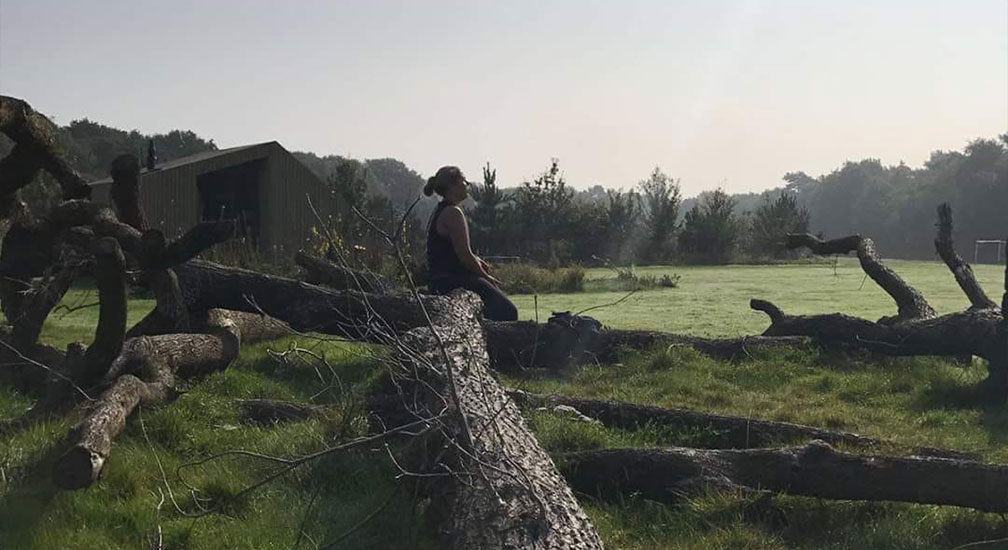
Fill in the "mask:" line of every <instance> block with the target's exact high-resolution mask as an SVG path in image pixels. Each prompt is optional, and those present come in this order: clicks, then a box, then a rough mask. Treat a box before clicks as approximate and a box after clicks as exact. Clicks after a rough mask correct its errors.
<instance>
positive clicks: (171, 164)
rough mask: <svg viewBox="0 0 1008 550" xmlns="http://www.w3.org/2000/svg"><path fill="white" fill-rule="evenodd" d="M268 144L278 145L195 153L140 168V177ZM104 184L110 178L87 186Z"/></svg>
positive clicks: (264, 143)
mask: <svg viewBox="0 0 1008 550" xmlns="http://www.w3.org/2000/svg"><path fill="white" fill-rule="evenodd" d="M270 144H276V145H279V143H277V142H276V141H264V142H262V143H253V144H250V145H240V146H238V147H229V148H227V149H218V150H216V151H204V152H202V153H196V154H195V155H189V156H188V157H182V158H177V159H172V160H169V161H166V162H162V163H160V164H155V165H154V170H148V169H147V168H141V170H140V176H141V177H143V175H144V174H146V173H148V172H164V171H166V170H172V169H174V168H178V167H180V166H185V165H187V164H192V163H194V162H203V161H205V160H209V159H212V158H217V157H222V156H226V155H230V154H233V153H237V152H239V151H244V150H246V149H252V148H253V147H261V146H263V145H270ZM140 162H141V163H142V162H143V161H142V160H141V161H140ZM105 183H112V177H111V176H110V177H107V178H103V179H100V180H96V181H92V182H90V183H88V185H101V184H105Z"/></svg>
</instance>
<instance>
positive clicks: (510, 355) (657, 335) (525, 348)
mask: <svg viewBox="0 0 1008 550" xmlns="http://www.w3.org/2000/svg"><path fill="white" fill-rule="evenodd" d="M483 326H484V328H485V329H486V334H487V348H488V350H489V352H490V357H491V360H492V361H493V363H494V367H495V368H497V369H500V370H513V369H515V368H518V367H523V368H528V367H545V368H552V369H562V368H566V367H570V366H574V365H581V364H586V363H587V364H591V363H612V362H615V361H617V360H618V359H619V353H620V352H622V351H625V350H651V349H655V348H669V347H680V346H682V347H690V348H693V349H695V350H697V351H699V352H701V353H704V354H706V355H709V356H711V357H715V358H718V359H727V360H732V359H737V358H744V357H751V354H752V353H754V352H756V351H758V350H767V349H775V348H786V347H800V346H805V345H807V344H808V340H807V339H805V338H802V337H800V336H783V337H772V336H745V337H741V338H703V337H699V336H689V335H685V334H670V333H666V332H656V331H648V330H615V329H609V328H605V327H603V326H602V325H601V324H600V323H598V322H597V321H595V320H594V319H591V318H590V317H581V316H572V315H567V314H554V316H553V317H552V318H550V320H549V321H548V322H546V323H542V324H537V323H535V322H533V321H511V322H499V321H489V320H484V321H483Z"/></svg>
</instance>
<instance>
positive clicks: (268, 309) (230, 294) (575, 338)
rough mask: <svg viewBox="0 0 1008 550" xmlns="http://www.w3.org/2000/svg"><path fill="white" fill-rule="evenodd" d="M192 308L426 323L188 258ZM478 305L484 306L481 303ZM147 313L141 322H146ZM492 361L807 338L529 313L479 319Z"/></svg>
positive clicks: (397, 298)
mask: <svg viewBox="0 0 1008 550" xmlns="http://www.w3.org/2000/svg"><path fill="white" fill-rule="evenodd" d="M175 272H176V274H177V275H178V277H179V285H180V287H181V288H182V291H183V300H184V302H185V304H186V307H187V308H188V309H189V310H190V311H193V310H199V309H207V308H212V307H216V308H223V309H231V310H239V311H249V312H261V313H265V314H266V315H269V316H270V317H274V318H277V319H282V320H284V321H286V322H287V323H289V324H290V325H291V327H292V328H294V329H295V330H301V331H308V330H311V331H316V332H323V333H327V334H339V335H343V336H348V337H352V338H362V339H365V340H369V341H378V342H381V341H383V340H387V339H388V337H389V335H391V334H395V333H400V332H404V331H406V330H409V329H411V328H414V327H420V326H426V324H427V321H426V318H425V316H424V313H423V309H421V308H420V306H419V305H418V304H417V303H416V301H415V300H413V299H412V298H410V297H409V296H407V295H405V294H401V293H400V294H368V293H362V292H358V291H353V290H346V291H337V290H332V289H327V288H322V287H318V286H314V285H310V284H307V283H303V282H300V281H295V280H292V279H286V278H283V277H275V276H272V275H265V274H262V273H256V272H253V271H246V270H243V269H239V268H233V267H225V266H222V265H218V264H214V263H211V262H204V261H199V260H194V261H190V262H187V263H185V264H181V265H179V266H177V267H176V268H175ZM420 301H421V302H422V303H423V306H424V308H425V309H427V311H428V313H429V314H430V315H431V316H435V315H438V314H440V312H443V311H445V310H446V308H447V304H448V301H447V299H446V298H445V297H443V296H429V295H420ZM480 307H482V306H480ZM147 322H148V321H147V320H144V321H142V323H147ZM481 322H482V325H483V327H484V329H485V331H486V336H487V349H488V351H489V353H490V357H491V361H492V364H493V366H494V368H500V369H502V370H507V369H514V368H516V367H528V366H535V367H549V368H562V367H564V366H570V365H575V364H581V363H586V362H591V361H600V362H609V361H613V360H615V359H616V357H617V354H618V352H619V351H621V350H624V349H651V348H654V347H659V346H666V347H667V346H690V347H693V348H695V349H697V350H699V351H701V352H703V353H706V354H709V355H711V356H714V357H717V358H722V359H723V358H734V357H742V356H747V355H748V354H749V353H750V352H751V351H754V350H759V349H771V348H780V347H793V346H801V345H806V344H807V343H808V342H807V340H806V339H805V338H801V337H797V336H793V337H782V338H778V337H764V336H747V337H743V338H727V339H717V338H700V337H694V336H686V335H678V334H668V333H662V332H653V331H638V330H611V329H602V328H601V325H600V324H599V323H598V322H597V321H595V320H594V319H591V318H588V317H575V316H569V315H568V316H561V317H557V318H555V319H551V321H550V322H548V323H543V324H540V325H537V324H536V323H534V322H531V321H516V322H496V321H488V320H485V319H483V320H481Z"/></svg>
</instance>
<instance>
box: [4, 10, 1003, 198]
mask: <svg viewBox="0 0 1008 550" xmlns="http://www.w3.org/2000/svg"><path fill="white" fill-rule="evenodd" d="M0 93H3V94H8V95H14V96H17V97H21V98H24V99H26V100H28V101H29V102H30V103H31V104H32V105H33V106H34V107H35V108H36V109H39V110H40V111H42V112H44V113H47V114H50V115H52V116H53V117H54V118H55V119H56V121H57V122H59V123H61V124H65V123H68V122H70V121H71V120H74V119H78V118H83V117H87V118H90V119H92V120H95V121H98V122H102V123H104V124H108V125H111V126H116V127H119V128H124V129H134V128H135V129H138V130H140V131H142V132H147V133H153V132H165V131H168V130H171V129H174V128H182V129H191V130H193V131H195V132H196V133H198V134H200V135H201V136H204V137H208V138H213V139H214V140H215V141H216V143H217V145H218V146H220V147H229V146H234V145H241V144H246V143H251V142H258V141H268V140H274V139H275V140H277V141H279V142H280V143H281V144H283V145H284V146H285V147H287V148H288V149H291V150H309V151H314V152H316V153H319V154H327V153H335V154H341V155H349V156H353V157H357V158H374V157H395V158H398V159H400V160H402V161H404V162H405V163H406V164H407V165H409V166H410V167H412V168H414V169H416V170H418V171H419V172H421V173H422V174H424V175H430V174H432V173H433V171H434V170H436V169H437V167H438V166H440V165H442V164H458V165H460V166H461V167H462V168H463V170H465V171H466V172H468V173H469V175H470V178H471V179H472V178H475V177H478V176H479V169H480V167H481V166H482V165H483V164H484V163H485V162H486V161H490V162H491V163H492V164H493V165H494V166H496V167H497V168H498V178H499V181H500V182H501V183H503V184H505V185H513V184H517V183H518V182H520V181H521V180H522V179H526V178H531V177H534V176H535V175H536V174H537V173H539V172H541V171H542V170H543V169H545V168H546V167H547V166H548V163H549V159H550V158H551V157H557V158H559V159H560V166H561V168H562V169H563V170H564V172H565V173H566V175H567V179H568V181H569V182H570V183H571V184H573V185H574V186H576V187H578V188H585V187H588V186H591V185H594V184H601V185H604V186H607V187H626V186H629V185H633V184H634V183H636V182H637V181H638V180H640V179H643V178H644V177H646V176H647V174H648V173H649V172H650V170H651V169H652V168H653V167H654V166H655V165H660V166H661V167H662V168H663V169H664V170H665V171H666V172H668V173H670V174H671V175H673V176H675V177H678V178H681V182H682V186H683V190H684V192H685V193H686V194H687V195H693V194H695V193H697V192H699V191H701V190H704V189H711V188H714V187H717V186H718V185H723V186H724V187H725V188H727V189H728V190H730V191H733V192H738V191H748V190H759V189H765V188H768V187H773V186H776V185H779V184H780V180H781V176H782V175H783V174H784V173H785V172H788V171H794V170H804V171H806V172H808V173H810V174H814V175H817V174H820V173H823V172H828V171H830V170H832V169H833V168H836V167H838V166H839V165H840V164H842V163H843V161H844V160H847V159H851V160H856V159H861V158H864V157H868V156H871V157H876V158H881V159H882V161H883V162H885V163H893V164H895V163H897V162H899V161H901V160H903V161H905V162H907V163H908V164H910V165H911V166H919V165H921V163H923V161H924V160H926V159H927V157H928V154H929V153H930V152H931V151H932V150H934V149H961V148H962V147H963V146H964V145H966V143H967V142H968V141H969V140H971V139H974V138H977V137H994V136H996V135H997V134H1000V133H1004V132H1006V131H1008V0H992V1H974V0H956V1H947V2H928V1H921V0H912V1H911V0H907V1H867V0H865V1H855V0H844V1H839V0H829V1H827V0H805V1H790V2H784V1H759V0H749V1H746V0H740V1H714V0H708V1H678V0H664V1H626V0H623V1H618V2H617V1H608V2H597V1H574V0H571V1H566V2H560V1H555V2H550V1H542V0H539V1H518V0H507V1H503V0H501V1H496V2H480V1H458V2H434V1H420V0H415V1H401V2H387V1H376V0H370V1H363V0H362V1H353V2H351V1H343V2H338V1H325V2H322V1H318V2H314V1H312V2H309V1H296V0H288V1H286V2H281V1H279V0H277V1H252V0H229V1H222V0H203V1H188V0H185V1H184V0H171V1H165V0H161V1H158V2H151V1H144V0H117V1H103V0H89V1H86V2H85V1H69V0H68V1H50V0H0Z"/></svg>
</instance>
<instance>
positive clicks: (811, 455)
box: [564, 442, 1008, 513]
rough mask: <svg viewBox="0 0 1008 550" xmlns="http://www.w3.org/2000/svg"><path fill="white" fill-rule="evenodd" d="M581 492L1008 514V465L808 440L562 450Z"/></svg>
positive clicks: (662, 498)
mask: <svg viewBox="0 0 1008 550" xmlns="http://www.w3.org/2000/svg"><path fill="white" fill-rule="evenodd" d="M564 464H565V468H564V471H565V474H566V476H567V480H568V481H569V482H570V483H571V485H572V486H573V487H574V488H575V489H577V490H579V491H582V492H585V493H587V494H591V495H602V496H606V497H610V496H614V495H617V494H629V493H639V494H641V495H642V496H644V497H645V498H649V499H653V500H658V501H663V502H669V501H674V500H676V499H677V498H678V497H679V495H680V494H681V493H683V492H687V491H690V490H693V489H695V488H697V486H698V485H699V486H702V485H705V484H708V483H709V484H711V485H713V486H724V485H728V486H731V485H741V486H744V487H749V488H753V489H765V490H771V491H778V492H782V493H788V494H792V495H803V496H811V497H818V498H827V499H841V500H872V501H899V502H916V503H921V504H944V505H952V506H963V507H968V508H975V509H978V510H984V511H987V512H1001V513H1003V512H1008V466H1005V465H994V464H983V463H980V462H973V461H966V460H954V459H946V458H914V457H909V458H906V457H893V456H882V455H856V454H849V453H843V452H838V451H835V450H834V449H833V448H832V447H830V446H829V445H828V444H827V443H824V442H813V443H810V444H808V445H806V446H804V447H797V448H788V449H750V450H702V449H688V448H669V449H612V450H603V451H588V452H582V453H572V454H569V455H565V457H564Z"/></svg>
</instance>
